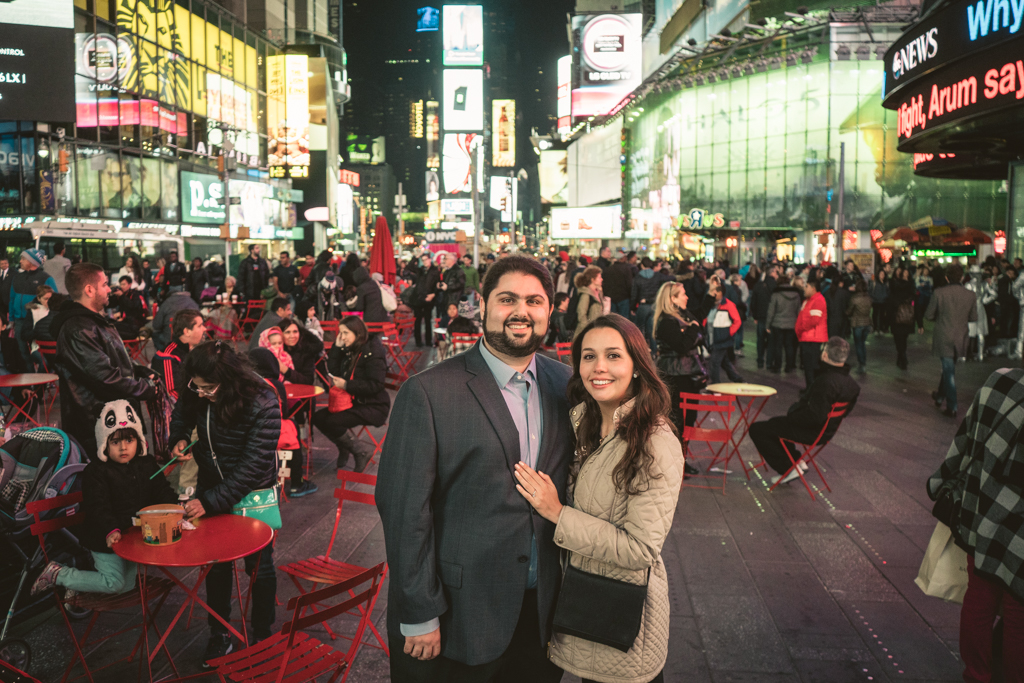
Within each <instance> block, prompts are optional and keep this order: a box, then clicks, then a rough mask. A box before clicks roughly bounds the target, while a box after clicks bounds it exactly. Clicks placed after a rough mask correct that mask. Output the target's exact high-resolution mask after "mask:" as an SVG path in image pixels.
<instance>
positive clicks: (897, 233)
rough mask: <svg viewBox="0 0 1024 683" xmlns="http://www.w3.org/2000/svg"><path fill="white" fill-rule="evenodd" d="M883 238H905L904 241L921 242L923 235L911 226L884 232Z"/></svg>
mask: <svg viewBox="0 0 1024 683" xmlns="http://www.w3.org/2000/svg"><path fill="white" fill-rule="evenodd" d="M882 239H884V240H903V241H904V242H919V241H920V240H921V236H920V235H918V234H917V233H916V232H914V231H913V230H911V229H910V228H906V227H904V228H894V229H893V230H889V231H888V232H885V233H882Z"/></svg>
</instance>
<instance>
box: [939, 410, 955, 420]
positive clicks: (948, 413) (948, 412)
mask: <svg viewBox="0 0 1024 683" xmlns="http://www.w3.org/2000/svg"><path fill="white" fill-rule="evenodd" d="M942 414H943V415H945V416H946V417H953V418H955V417H956V411H955V410H952V409H950V408H946V409H945V410H943V411H942Z"/></svg>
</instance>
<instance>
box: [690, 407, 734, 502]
mask: <svg viewBox="0 0 1024 683" xmlns="http://www.w3.org/2000/svg"><path fill="white" fill-rule="evenodd" d="M679 398H680V399H681V402H680V403H679V408H680V409H681V410H682V411H683V421H684V423H685V421H686V415H687V413H697V417H696V419H695V420H694V425H693V426H692V427H685V426H684V427H683V433H682V439H683V457H684V458H685V459H686V460H687V461H689V460H690V442H691V441H701V442H703V443H706V444H708V452H709V456H710V457H709V458H704V459H707V460H709V462H708V463H707V467H706V468H704V469H703V470H702V471H701V473H700V474H693V475H688V476H687V477H686V478H684V479H683V484H682V487H681V488H696V489H717V488H718V486H717V485H716V486H707V485H704V484H695V483H691V480H692V479H710V478H711V477H714V476H716V474H715V473H711V472H710V470H711V468H712V467H714V466H715V464H716V463H718V462H719V461H720V460H722V453H723V452H724V451H725V448H726V446H728V444H729V442H730V441H731V440H732V428H731V427H729V423H730V421H731V420H732V413H733V411H734V410H735V409H736V397H735V396H718V395H715V394H688V393H686V392H681V393H680V394H679ZM700 413H703V415H701V414H700ZM711 415H718V416H720V417H721V419H722V424H723V425H724V426H723V427H722V428H721V429H709V428H707V427H703V426H701V425H703V424H704V420H706V419H707V418H708V417H709V416H711ZM712 443H721V444H722V446H721V447H720V448H719V450H718V451H717V452H716V451H715V450H714V449H712V448H711V445H710V444H712ZM730 452H731V451H730ZM726 465H728V457H726V459H725V461H724V462H722V493H723V494H724V493H725V478H726V475H727V474H728V471H727V468H726Z"/></svg>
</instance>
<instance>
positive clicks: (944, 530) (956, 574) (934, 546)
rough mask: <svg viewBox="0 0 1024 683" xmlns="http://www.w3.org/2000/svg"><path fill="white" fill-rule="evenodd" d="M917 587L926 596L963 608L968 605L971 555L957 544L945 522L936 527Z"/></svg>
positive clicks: (917, 580) (925, 554) (922, 564)
mask: <svg viewBox="0 0 1024 683" xmlns="http://www.w3.org/2000/svg"><path fill="white" fill-rule="evenodd" d="M914 583H916V584H917V587H918V588H920V589H921V590H922V591H924V594H925V595H930V596H932V597H934V598H942V599H943V600H948V601H949V602H959V603H961V604H962V603H963V601H964V593H966V592H967V553H965V552H964V551H963V549H962V548H961V547H960V546H958V545H957V544H956V542H955V541H954V540H953V532H952V531H950V529H949V527H948V526H946V525H945V524H943V523H942V522H939V523H938V524H936V525H935V531H933V532H932V538H931V540H930V541H928V549H927V550H925V551H924V560H922V561H921V569H920V570H919V571H918V572H917V578H916V579H914Z"/></svg>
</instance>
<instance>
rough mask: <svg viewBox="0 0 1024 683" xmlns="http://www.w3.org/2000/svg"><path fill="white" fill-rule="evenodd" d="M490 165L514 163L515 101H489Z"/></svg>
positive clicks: (512, 164)
mask: <svg viewBox="0 0 1024 683" xmlns="http://www.w3.org/2000/svg"><path fill="white" fill-rule="evenodd" d="M491 146H492V148H493V149H492V151H491V166H494V167H496V168H508V167H512V166H515V165H516V101H515V100H492V101H491Z"/></svg>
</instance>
